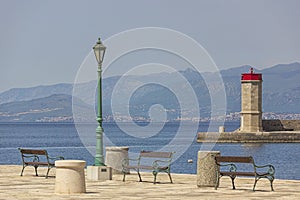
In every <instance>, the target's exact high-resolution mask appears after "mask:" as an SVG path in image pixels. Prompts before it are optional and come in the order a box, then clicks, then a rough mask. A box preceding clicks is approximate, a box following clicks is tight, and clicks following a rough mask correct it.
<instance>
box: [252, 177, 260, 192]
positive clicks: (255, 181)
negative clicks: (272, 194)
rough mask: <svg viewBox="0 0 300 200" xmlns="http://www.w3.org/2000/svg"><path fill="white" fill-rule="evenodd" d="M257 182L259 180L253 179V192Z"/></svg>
mask: <svg viewBox="0 0 300 200" xmlns="http://www.w3.org/2000/svg"><path fill="white" fill-rule="evenodd" d="M258 180H259V178H256V177H255V179H254V185H253V191H255V186H256V183H257V181H258Z"/></svg>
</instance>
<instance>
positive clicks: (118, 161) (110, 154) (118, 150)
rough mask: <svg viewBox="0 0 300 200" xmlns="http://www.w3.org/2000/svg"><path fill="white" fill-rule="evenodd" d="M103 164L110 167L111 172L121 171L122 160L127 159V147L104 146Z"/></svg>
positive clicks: (118, 172) (117, 172) (119, 172)
mask: <svg viewBox="0 0 300 200" xmlns="http://www.w3.org/2000/svg"><path fill="white" fill-rule="evenodd" d="M105 149H106V157H105V164H106V165H107V166H109V167H111V168H112V173H113V174H121V173H122V161H123V160H124V159H125V158H127V159H128V150H129V147H106V148H105Z"/></svg>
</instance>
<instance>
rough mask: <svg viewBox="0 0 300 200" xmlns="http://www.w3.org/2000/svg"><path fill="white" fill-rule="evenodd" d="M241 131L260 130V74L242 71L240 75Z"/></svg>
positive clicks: (251, 70)
mask: <svg viewBox="0 0 300 200" xmlns="http://www.w3.org/2000/svg"><path fill="white" fill-rule="evenodd" d="M240 114H241V126H240V131H241V132H262V130H263V128H262V74H258V73H254V72H253V68H251V69H250V73H244V74H242V77H241V112H240Z"/></svg>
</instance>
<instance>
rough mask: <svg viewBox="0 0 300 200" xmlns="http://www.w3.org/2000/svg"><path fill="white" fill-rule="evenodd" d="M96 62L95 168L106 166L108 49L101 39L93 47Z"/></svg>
mask: <svg viewBox="0 0 300 200" xmlns="http://www.w3.org/2000/svg"><path fill="white" fill-rule="evenodd" d="M93 50H94V53H95V56H96V60H97V62H98V70H97V71H98V99H97V101H98V107H97V108H98V113H97V122H98V127H97V129H96V156H95V163H94V165H95V166H105V164H104V157H103V133H104V131H103V128H102V121H103V118H102V62H103V58H104V54H105V50H106V47H105V46H104V45H103V44H102V42H101V39H100V38H99V39H98V41H97V43H96V44H95V46H94V47H93Z"/></svg>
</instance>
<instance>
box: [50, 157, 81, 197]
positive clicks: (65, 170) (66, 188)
mask: <svg viewBox="0 0 300 200" xmlns="http://www.w3.org/2000/svg"><path fill="white" fill-rule="evenodd" d="M85 164H86V162H85V161H84V160H57V161H55V166H56V178H55V193H59V194H73V193H85V192H86V187H85V174H84V167H85Z"/></svg>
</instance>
